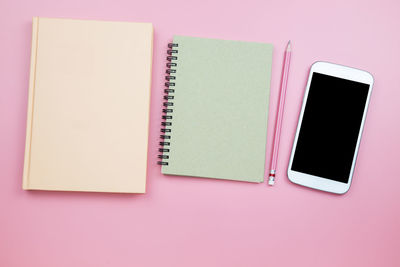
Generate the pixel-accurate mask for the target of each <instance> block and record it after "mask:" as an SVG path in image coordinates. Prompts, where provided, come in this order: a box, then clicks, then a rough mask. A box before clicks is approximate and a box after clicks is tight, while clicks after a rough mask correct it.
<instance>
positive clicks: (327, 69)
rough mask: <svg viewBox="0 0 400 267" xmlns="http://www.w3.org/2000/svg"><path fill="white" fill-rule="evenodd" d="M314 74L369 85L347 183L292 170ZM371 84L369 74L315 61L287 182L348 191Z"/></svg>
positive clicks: (329, 190)
mask: <svg viewBox="0 0 400 267" xmlns="http://www.w3.org/2000/svg"><path fill="white" fill-rule="evenodd" d="M314 72H318V73H322V74H326V75H329V76H334V77H338V78H343V79H347V80H352V81H356V82H361V83H365V84H368V85H369V89H368V97H367V101H366V104H365V107H364V113H363V117H362V121H361V126H360V132H359V134H358V138H357V146H356V149H355V152H354V156H353V162H352V165H351V170H350V175H349V179H348V182H347V183H342V182H337V181H334V180H330V179H327V178H323V177H319V176H314V175H310V174H306V173H301V172H297V171H293V170H292V162H293V157H294V152H295V150H296V146H297V139H298V136H299V131H300V127H301V123H302V120H303V115H304V108H305V106H306V103H307V99H308V93H309V89H310V84H311V79H312V77H313V74H314ZM373 83H374V78H373V77H372V75H371V74H370V73H369V72H366V71H363V70H359V69H354V68H350V67H346V66H342V65H337V64H333V63H328V62H322V61H317V62H315V63H314V64H313V65H312V66H311V69H310V74H309V77H308V81H307V86H306V90H305V92H304V98H303V103H302V107H301V112H300V116H299V121H298V123H297V129H296V135H295V138H294V141H293V147H292V152H291V155H290V161H289V166H288V171H287V174H288V177H289V180H290V181H291V182H293V183H296V184H299V185H303V186H306V187H311V188H314V189H319V190H323V191H327V192H331V193H336V194H344V193H346V192H347V191H348V190H349V188H350V184H351V181H352V178H353V172H354V166H355V163H356V159H357V154H358V148H359V145H360V140H361V135H362V131H363V128H364V123H365V117H366V114H367V110H368V106H369V100H370V96H371V92H372V86H373Z"/></svg>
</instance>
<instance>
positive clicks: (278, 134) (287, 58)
mask: <svg viewBox="0 0 400 267" xmlns="http://www.w3.org/2000/svg"><path fill="white" fill-rule="evenodd" d="M291 55H292V48H291V46H290V41H289V42H288V44H287V47H286V51H285V59H284V61H283V69H282V80H281V90H280V92H279V102H278V114H277V116H276V124H275V134H274V146H273V152H272V160H271V171H270V172H269V180H268V184H269V185H274V184H275V173H276V163H277V161H278V150H279V140H280V138H281V129H282V118H283V110H284V108H285V98H286V87H287V81H288V75H289V66H290V56H291Z"/></svg>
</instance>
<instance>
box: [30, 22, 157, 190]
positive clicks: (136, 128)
mask: <svg viewBox="0 0 400 267" xmlns="http://www.w3.org/2000/svg"><path fill="white" fill-rule="evenodd" d="M152 54H153V26H152V24H150V23H130V22H104V21H88V20H70V19H50V18H37V17H35V18H34V19H33V32H32V55H31V70H30V82H29V103H28V118H27V133H26V148H25V164H24V176H23V189H39V190H71V191H98V192H125V193H144V192H145V186H146V166H147V142H148V121H149V101H150V82H151V65H152Z"/></svg>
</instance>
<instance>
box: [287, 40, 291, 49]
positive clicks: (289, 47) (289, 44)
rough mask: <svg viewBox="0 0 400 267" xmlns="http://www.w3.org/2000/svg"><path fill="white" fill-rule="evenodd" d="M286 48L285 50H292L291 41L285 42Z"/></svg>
mask: <svg viewBox="0 0 400 267" xmlns="http://www.w3.org/2000/svg"><path fill="white" fill-rule="evenodd" d="M286 50H287V51H291V50H292V45H291V43H290V40H289V42H288V44H287V47H286Z"/></svg>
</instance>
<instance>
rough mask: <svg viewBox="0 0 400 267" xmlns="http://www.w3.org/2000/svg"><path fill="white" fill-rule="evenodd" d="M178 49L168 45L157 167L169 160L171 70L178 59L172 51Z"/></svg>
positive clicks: (172, 83) (172, 96) (172, 97)
mask: <svg viewBox="0 0 400 267" xmlns="http://www.w3.org/2000/svg"><path fill="white" fill-rule="evenodd" d="M176 47H178V44H175V43H169V44H168V50H167V54H168V55H167V61H168V62H167V64H166V67H167V69H166V71H165V73H166V74H167V75H166V76H165V80H166V81H165V83H164V85H165V87H166V88H165V89H164V93H165V94H164V97H163V99H164V100H165V101H164V103H163V110H162V112H163V115H162V116H161V119H163V121H162V122H161V126H162V128H161V135H160V139H161V142H160V143H159V144H160V146H161V148H159V149H158V152H160V153H162V154H159V155H158V158H159V159H160V160H159V161H157V164H158V165H168V161H165V160H166V159H169V155H167V154H166V153H169V151H170V149H169V148H168V147H169V146H170V144H171V143H170V141H169V140H170V139H171V135H169V134H166V133H171V131H172V129H171V128H168V126H172V122H171V121H170V120H172V115H171V113H172V112H173V111H174V110H173V106H174V102H172V100H173V99H174V95H173V94H174V93H175V82H174V80H175V79H176V77H175V76H173V75H171V74H173V73H176V69H172V67H176V66H177V63H176V62H174V61H175V60H177V59H178V57H177V56H176V54H177V53H178V50H177V49H174V48H176Z"/></svg>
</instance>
